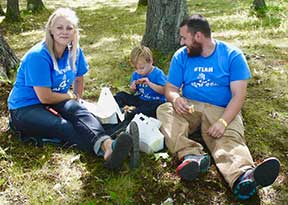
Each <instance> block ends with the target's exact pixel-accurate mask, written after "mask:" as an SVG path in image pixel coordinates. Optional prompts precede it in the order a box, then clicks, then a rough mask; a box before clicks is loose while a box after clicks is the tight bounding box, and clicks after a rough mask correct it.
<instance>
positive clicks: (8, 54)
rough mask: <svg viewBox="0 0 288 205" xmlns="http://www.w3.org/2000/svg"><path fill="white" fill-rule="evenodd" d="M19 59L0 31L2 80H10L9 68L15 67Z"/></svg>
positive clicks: (0, 77)
mask: <svg viewBox="0 0 288 205" xmlns="http://www.w3.org/2000/svg"><path fill="white" fill-rule="evenodd" d="M19 62H20V61H19V59H18V58H17V56H16V55H15V53H14V52H13V50H12V49H11V48H10V46H9V45H8V43H7V42H6V41H5V39H4V37H3V35H2V33H0V81H2V80H8V73H9V72H8V71H9V69H15V68H16V66H17V65H18V64H19Z"/></svg>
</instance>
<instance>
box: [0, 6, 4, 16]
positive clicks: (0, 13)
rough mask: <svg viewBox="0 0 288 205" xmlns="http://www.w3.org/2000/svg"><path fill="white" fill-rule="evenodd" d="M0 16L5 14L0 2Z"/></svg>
mask: <svg viewBox="0 0 288 205" xmlns="http://www.w3.org/2000/svg"><path fill="white" fill-rule="evenodd" d="M0 16H5V12H4V11H3V9H2V6H1V4H0Z"/></svg>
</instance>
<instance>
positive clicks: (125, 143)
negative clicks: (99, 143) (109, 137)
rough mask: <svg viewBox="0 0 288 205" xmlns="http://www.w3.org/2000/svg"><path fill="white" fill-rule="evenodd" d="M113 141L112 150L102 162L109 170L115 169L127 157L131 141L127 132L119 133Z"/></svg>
mask: <svg viewBox="0 0 288 205" xmlns="http://www.w3.org/2000/svg"><path fill="white" fill-rule="evenodd" d="M113 143H114V144H113V146H112V147H113V148H112V149H113V152H112V154H111V157H110V159H109V160H107V161H106V162H105V163H104V167H106V168H107V169H110V170H117V169H119V168H120V166H121V165H122V163H123V162H124V160H125V159H126V158H127V157H128V154H129V152H130V150H131V148H132V145H133V142H132V138H131V136H130V135H129V134H127V133H121V134H120V135H119V137H117V138H116V140H115V141H114V142H113Z"/></svg>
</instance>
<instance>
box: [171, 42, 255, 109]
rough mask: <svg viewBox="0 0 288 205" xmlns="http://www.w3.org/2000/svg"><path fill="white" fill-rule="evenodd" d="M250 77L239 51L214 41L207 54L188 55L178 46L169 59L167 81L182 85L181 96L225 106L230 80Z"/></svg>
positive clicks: (244, 60) (228, 95) (229, 96)
mask: <svg viewBox="0 0 288 205" xmlns="http://www.w3.org/2000/svg"><path fill="white" fill-rule="evenodd" d="M250 77H251V74H250V70H249V66H248V64H247V62H246V59H245V57H244V55H243V53H242V52H241V51H240V50H239V49H237V48H236V47H234V46H232V45H229V44H227V43H224V42H222V41H216V47H215V50H214V52H213V53H212V54H211V55H210V56H208V57H203V56H198V57H189V56H188V53H187V48H186V47H182V48H180V49H179V50H178V51H177V52H176V53H175V54H174V56H173V58H172V61H171V65H170V69H169V74H168V82H169V83H171V84H173V85H174V86H176V87H178V88H181V86H182V93H183V96H184V97H186V98H188V99H191V100H196V101H200V102H205V103H209V104H213V105H217V106H221V107H226V106H227V104H228V103H229V101H230V100H231V98H232V94H231V90H230V83H231V82H232V81H237V80H246V79H249V78H250Z"/></svg>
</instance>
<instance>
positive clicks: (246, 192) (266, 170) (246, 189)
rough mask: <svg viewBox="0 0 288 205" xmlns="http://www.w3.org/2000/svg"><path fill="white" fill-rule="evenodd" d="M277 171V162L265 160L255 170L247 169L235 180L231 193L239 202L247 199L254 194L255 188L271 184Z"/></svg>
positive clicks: (278, 165)
mask: <svg viewBox="0 0 288 205" xmlns="http://www.w3.org/2000/svg"><path fill="white" fill-rule="evenodd" d="M279 171H280V162H279V160H278V159H276V158H274V157H270V158H267V159H265V160H264V161H263V162H262V163H261V164H259V165H258V166H257V167H256V168H253V169H249V170H248V171H246V172H245V173H244V174H242V175H241V176H240V177H239V178H238V179H237V180H236V182H235V185H234V188H233V193H234V194H235V195H236V197H237V198H238V199H240V200H246V199H249V198H251V197H252V196H253V195H254V194H255V193H256V191H257V188H261V187H266V186H269V185H271V184H273V182H274V181H275V180H276V178H277V176H278V175H279Z"/></svg>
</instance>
